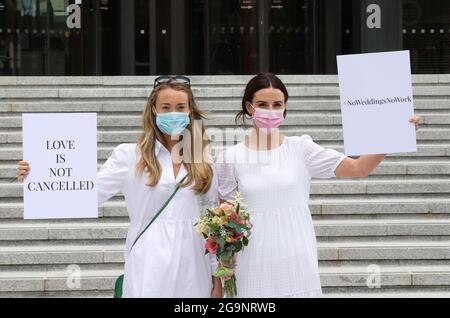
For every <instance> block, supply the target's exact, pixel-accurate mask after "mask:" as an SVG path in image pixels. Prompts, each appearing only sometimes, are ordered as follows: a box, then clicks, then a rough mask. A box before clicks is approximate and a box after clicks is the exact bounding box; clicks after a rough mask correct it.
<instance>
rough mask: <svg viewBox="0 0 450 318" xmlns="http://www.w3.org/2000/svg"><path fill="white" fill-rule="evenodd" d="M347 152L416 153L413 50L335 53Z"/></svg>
mask: <svg viewBox="0 0 450 318" xmlns="http://www.w3.org/2000/svg"><path fill="white" fill-rule="evenodd" d="M337 63H338V73H339V89H340V98H341V111H342V125H343V129H344V148H345V154H346V155H347V156H358V155H367V154H389V153H401V152H416V151H417V145H416V130H415V125H414V124H413V123H410V122H409V119H410V118H412V117H413V116H414V107H413V90H412V81H411V65H410V57H409V51H396V52H383V53H367V54H351V55H341V56H338V57H337Z"/></svg>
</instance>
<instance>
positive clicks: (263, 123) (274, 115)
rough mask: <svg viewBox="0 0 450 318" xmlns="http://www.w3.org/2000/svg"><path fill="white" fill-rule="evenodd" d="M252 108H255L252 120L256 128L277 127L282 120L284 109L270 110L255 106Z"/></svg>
mask: <svg viewBox="0 0 450 318" xmlns="http://www.w3.org/2000/svg"><path fill="white" fill-rule="evenodd" d="M252 107H253V105H252ZM253 109H254V110H255V112H254V113H253V122H254V123H255V125H256V127H258V128H268V129H270V128H278V127H280V126H281V124H282V123H283V122H284V109H280V110H278V109H277V110H270V109H261V108H255V107H253Z"/></svg>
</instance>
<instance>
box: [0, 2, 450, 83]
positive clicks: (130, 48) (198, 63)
mask: <svg viewBox="0 0 450 318" xmlns="http://www.w3.org/2000/svg"><path fill="white" fill-rule="evenodd" d="M403 49H404V50H410V51H411V63H412V72H413V73H415V74H433V73H440V74H449V73H450V1H448V0H432V1H429V0H0V76H31V75H32V76H60V75H67V76H72V75H83V76H93V75H98V76H100V75H112V76H115V75H156V74H191V75H244V74H255V73H258V72H260V71H272V72H275V73H278V74H336V55H339V54H351V53H361V52H377V51H388V50H403Z"/></svg>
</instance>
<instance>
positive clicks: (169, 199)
mask: <svg viewBox="0 0 450 318" xmlns="http://www.w3.org/2000/svg"><path fill="white" fill-rule="evenodd" d="M187 176H188V175H185V176H184V177H183V179H181V181H180V182H179V183H177V186H176V187H175V189H174V190H173V192H172V194H171V195H170V197H169V198H168V199H167V200H166V202H165V203H164V204H163V206H162V207H161V208H160V209H159V211H158V213H156V214H155V216H154V217H153V218H152V220H151V221H150V223H148V224H147V226H146V227H145V229H144V230H143V231H142V232H141V234H139V236H138V237H137V238H136V240H135V241H134V243H133V245H132V246H131V249H132V248H133V247H134V245H135V244H136V242H137V241H138V240H139V238H140V237H141V236H142V235H143V234H144V233H145V231H147V229H148V228H149V227H150V225H152V224H153V222H155V220H156V219H157V218H158V216H159V215H160V214H161V213H162V211H164V209H165V208H166V207H167V205H169V203H170V201H172V199H173V197H174V196H175V194H177V192H178V190H179V189H180V183H183V181H184V180H186V178H187Z"/></svg>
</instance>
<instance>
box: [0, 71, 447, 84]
mask: <svg viewBox="0 0 450 318" xmlns="http://www.w3.org/2000/svg"><path fill="white" fill-rule="evenodd" d="M155 78H156V76H89V77H86V76H55V77H51V76H49V77H47V76H45V77H42V76H19V77H15V76H6V77H0V86H11V85H14V86H19V87H20V86H33V87H35V86H67V85H69V86H86V85H97V86H127V87H128V86H152V85H153V82H154V80H155ZM189 78H190V79H191V83H192V85H206V86H224V85H236V84H238V85H245V84H246V83H247V82H248V81H249V80H250V79H251V78H252V75H226V76H196V75H193V76H189ZM279 78H280V79H281V80H282V81H283V82H284V83H285V84H286V85H288V86H289V85H337V84H338V76H337V75H279ZM412 82H413V84H414V85H416V84H433V85H443V84H450V75H449V74H413V75H412Z"/></svg>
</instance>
